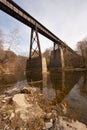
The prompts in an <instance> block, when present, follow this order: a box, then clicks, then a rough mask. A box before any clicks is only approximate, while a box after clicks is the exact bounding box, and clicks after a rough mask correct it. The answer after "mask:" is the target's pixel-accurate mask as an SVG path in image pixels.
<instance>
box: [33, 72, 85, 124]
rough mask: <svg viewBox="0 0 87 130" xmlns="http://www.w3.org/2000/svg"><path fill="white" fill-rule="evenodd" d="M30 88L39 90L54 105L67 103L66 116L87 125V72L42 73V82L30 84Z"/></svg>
mask: <svg viewBox="0 0 87 130" xmlns="http://www.w3.org/2000/svg"><path fill="white" fill-rule="evenodd" d="M34 80H35V79H34ZM31 86H35V87H38V88H40V90H41V92H42V93H43V94H44V95H45V96H46V97H47V98H48V99H49V100H52V102H53V103H54V105H56V104H58V103H61V102H68V104H69V105H70V107H69V108H68V112H67V115H66V116H68V117H69V118H72V119H74V120H79V121H81V122H83V123H85V124H86V125H87V72H81V71H80V72H78V71H72V72H70V71H68V72H52V73H50V72H49V73H44V74H43V80H42V81H39V82H32V83H31Z"/></svg>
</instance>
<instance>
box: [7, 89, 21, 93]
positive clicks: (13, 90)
mask: <svg viewBox="0 0 87 130" xmlns="http://www.w3.org/2000/svg"><path fill="white" fill-rule="evenodd" d="M18 91H19V89H18V88H13V89H11V90H8V91H5V94H12V93H15V92H18Z"/></svg>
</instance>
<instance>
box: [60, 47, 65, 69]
mask: <svg viewBox="0 0 87 130" xmlns="http://www.w3.org/2000/svg"><path fill="white" fill-rule="evenodd" d="M59 48H60V55H61V65H62V70H64V66H65V65H64V52H63V47H62V46H60V47H59Z"/></svg>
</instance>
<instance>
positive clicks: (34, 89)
mask: <svg viewBox="0 0 87 130" xmlns="http://www.w3.org/2000/svg"><path fill="white" fill-rule="evenodd" d="M29 91H30V93H31V94H34V93H36V92H37V88H35V87H30V88H29Z"/></svg>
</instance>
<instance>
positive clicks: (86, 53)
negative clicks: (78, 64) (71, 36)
mask: <svg viewBox="0 0 87 130" xmlns="http://www.w3.org/2000/svg"><path fill="white" fill-rule="evenodd" d="M77 52H78V53H79V54H80V55H81V56H82V58H83V63H84V66H85V67H87V38H85V39H84V40H82V41H79V42H78V43H77Z"/></svg>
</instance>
